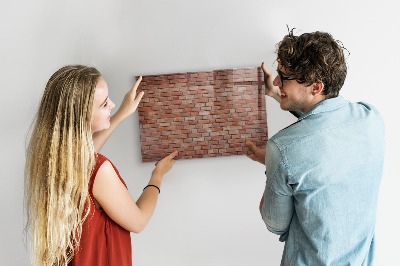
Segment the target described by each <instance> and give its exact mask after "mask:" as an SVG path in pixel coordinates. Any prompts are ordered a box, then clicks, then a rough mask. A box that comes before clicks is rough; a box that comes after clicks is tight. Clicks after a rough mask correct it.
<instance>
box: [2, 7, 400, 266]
mask: <svg viewBox="0 0 400 266" xmlns="http://www.w3.org/2000/svg"><path fill="white" fill-rule="evenodd" d="M398 10H399V5H398V4H397V1H392V0H382V1H379V2H378V1H367V0H366V1H343V0H336V1H330V2H323V1H317V0H309V1H293V0H292V1H266V0H264V1H256V0H247V1H242V0H241V1H232V0H229V1H228V0H224V1H216V0H204V1H162V0H153V1H138V0H136V1H129V0H125V1H124V0H114V1H94V0H90V1H83V0H80V1H78V0H70V1H50V0H49V1H45V0H36V1H27V0H26V1H22V0H14V1H2V2H1V3H0V73H1V74H0V75H1V94H0V95H1V98H2V103H1V105H0V106H2V107H3V108H2V115H3V118H2V120H1V121H2V122H1V126H0V129H1V138H0V141H1V143H0V145H1V146H0V147H1V153H0V156H1V157H0V161H1V166H2V167H1V179H0V189H1V191H0V195H1V200H0V206H1V219H0V228H1V229H0V230H1V231H0V236H1V237H0V241H1V242H0V261H1V264H2V265H28V264H29V255H28V252H27V248H26V246H25V245H24V242H23V234H22V229H23V224H24V214H23V168H24V160H25V159H24V158H25V157H24V156H25V155H24V146H25V137H26V134H27V131H28V128H29V125H30V123H31V121H32V119H33V116H34V113H35V111H36V108H37V105H38V101H39V99H40V97H41V95H42V92H43V89H44V86H45V83H46V82H47V80H48V78H49V77H50V75H51V74H52V73H53V72H54V71H55V70H57V69H58V68H59V67H61V66H63V65H66V64H72V63H81V64H89V65H94V66H96V67H97V68H98V69H99V70H100V71H101V72H102V73H103V75H104V77H105V79H106V81H107V82H108V86H109V88H110V95H111V98H112V99H113V100H114V102H116V103H119V102H121V100H122V98H123V95H124V94H125V92H126V91H127V90H128V89H129V88H130V87H131V86H132V84H133V80H134V76H135V75H147V74H161V73H172V72H186V71H202V70H213V69H226V68H234V67H250V66H258V65H260V63H261V62H262V61H265V62H266V64H267V66H269V67H270V68H275V65H273V61H274V59H275V54H274V50H275V44H276V43H277V42H278V41H279V40H281V38H282V37H283V36H284V35H285V33H287V30H286V24H288V25H289V26H290V27H295V28H298V29H300V30H301V31H299V33H301V32H310V31H315V30H322V31H327V32H330V33H332V34H333V36H334V37H335V38H337V39H339V40H341V41H342V42H343V44H344V45H345V47H346V48H347V49H348V50H350V52H351V55H350V57H349V58H348V63H349V72H348V78H347V81H346V83H345V86H344V88H343V90H342V93H341V94H342V95H343V96H345V97H347V98H348V99H350V100H352V101H361V100H362V101H367V102H370V103H372V104H374V105H375V106H377V107H378V109H379V110H380V111H381V113H382V115H383V117H384V119H385V122H386V127H387V134H386V142H387V152H386V162H385V169H384V177H383V181H382V186H381V192H380V198H379V210H378V217H377V226H376V232H377V241H378V255H379V257H378V259H379V262H380V265H393V264H394V263H395V260H396V259H397V257H398V256H397V253H398V245H397V247H396V246H395V244H396V243H397V242H398V241H397V239H399V237H400V236H399V232H398V229H397V228H398V223H397V221H398V218H399V215H398V211H399V210H400V204H399V202H400V201H399V199H398V197H397V196H396V195H397V190H398V187H399V185H400V181H399V177H400V175H399V171H400V167H399V163H397V160H398V159H399V157H400V156H399V155H400V154H399V149H400V144H399V136H400V131H399V126H398V125H397V124H398V122H399V118H398V117H397V113H396V112H395V107H396V106H395V105H396V104H397V102H398V98H399V96H400V95H399V90H400V88H399V85H398V84H399V79H398V76H399V70H400V64H399V63H400V60H399V59H400V57H399V52H398V50H399V37H398V33H399V29H400V19H399V14H398ZM397 109H398V107H397ZM267 110H268V111H267V115H268V125H269V134H270V136H272V135H273V134H274V133H276V132H277V131H278V130H280V129H281V128H283V127H285V126H287V125H288V124H289V123H291V121H293V119H292V117H291V116H290V115H289V114H287V113H284V112H283V111H281V110H280V109H279V106H278V105H277V104H276V103H274V102H272V101H271V100H270V99H267ZM102 153H103V154H105V155H106V156H108V157H109V158H110V159H111V160H112V161H113V162H114V163H115V164H116V165H117V167H118V168H119V170H120V173H121V174H122V176H123V177H124V179H125V181H126V182H127V184H128V187H129V190H130V192H131V193H132V195H133V196H134V198H137V197H138V195H139V194H140V192H141V190H142V188H143V187H144V186H145V185H146V183H147V181H148V179H149V176H150V173H151V171H152V169H153V167H154V166H153V165H154V164H153V163H141V160H140V143H139V127H138V116H137V114H134V115H133V117H132V118H130V119H128V120H127V121H125V122H124V123H123V124H122V125H121V126H120V128H119V129H118V130H117V131H116V132H115V134H114V136H113V137H112V138H111V139H110V140H109V142H108V143H107V144H106V146H105V147H104V150H102ZM338 156H340V155H338ZM164 180H165V181H164V184H163V186H162V188H161V190H162V192H161V196H160V200H159V205H158V207H157V210H156V212H155V214H154V216H153V218H152V220H151V222H150V223H149V225H148V227H147V228H146V229H145V231H143V232H142V233H141V234H139V235H133V234H132V238H133V263H134V265H139V266H142V265H143V266H149V265H150V266H151V265H177V266H179V265H182V266H187V265H279V262H280V257H281V253H282V250H283V244H282V243H280V242H278V237H277V236H276V235H273V234H272V233H269V232H268V231H267V229H266V227H265V226H264V224H263V222H262V220H261V218H260V215H259V213H258V203H259V200H260V197H261V195H262V192H263V190H264V182H265V176H264V169H263V167H262V166H261V165H258V164H256V163H254V162H252V161H250V160H249V159H247V158H246V157H245V156H231V157H220V158H212V159H195V160H182V161H178V162H177V163H176V164H175V166H174V168H173V170H171V172H170V173H168V175H167V176H166V177H165V179H164Z"/></svg>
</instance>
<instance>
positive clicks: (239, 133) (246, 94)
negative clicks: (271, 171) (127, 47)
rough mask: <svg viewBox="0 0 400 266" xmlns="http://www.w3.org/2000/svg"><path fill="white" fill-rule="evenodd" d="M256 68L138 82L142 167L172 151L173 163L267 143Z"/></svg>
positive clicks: (262, 89)
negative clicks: (175, 154) (141, 97)
mask: <svg viewBox="0 0 400 266" xmlns="http://www.w3.org/2000/svg"><path fill="white" fill-rule="evenodd" d="M262 75H263V74H262V70H261V68H259V67H252V68H239V69H226V70H214V71H202V72H187V73H173V74H163V75H149V76H143V79H142V82H141V84H140V86H139V89H138V92H139V91H141V90H144V91H145V95H144V97H143V99H142V101H141V102H140V104H139V107H138V111H139V123H140V124H139V127H140V141H141V152H142V161H143V162H148V161H158V160H160V159H162V158H164V157H165V156H167V155H168V154H169V153H171V152H173V151H174V150H178V151H179V154H178V156H177V157H176V158H177V159H187V158H201V157H215V156H226V155H237V154H245V153H247V148H246V146H245V141H246V140H247V139H249V140H252V141H253V142H254V143H256V145H258V146H265V145H266V142H267V117H266V116H267V115H266V108H265V87H264V82H263V76H262Z"/></svg>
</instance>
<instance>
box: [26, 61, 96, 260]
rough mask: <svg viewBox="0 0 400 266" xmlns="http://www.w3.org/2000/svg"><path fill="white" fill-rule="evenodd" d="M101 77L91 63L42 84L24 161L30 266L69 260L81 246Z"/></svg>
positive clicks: (64, 69)
mask: <svg viewBox="0 0 400 266" xmlns="http://www.w3.org/2000/svg"><path fill="white" fill-rule="evenodd" d="M100 76H101V75H100V73H99V72H98V71H97V70H96V69H95V68H92V67H86V66H81V65H73V66H65V67H62V68H61V69H59V70H58V71H57V72H55V73H54V74H53V75H52V76H51V78H50V80H49V81H48V83H47V85H46V88H45V91H44V94H43V97H42V100H41V103H40V107H39V110H38V112H37V114H36V118H35V120H34V124H33V131H32V135H31V137H30V140H29V145H28V147H27V154H26V166H25V206H26V212H27V224H26V231H27V232H29V234H30V243H31V250H32V262H33V265H67V264H68V262H69V261H71V259H72V257H73V256H74V250H76V249H77V248H78V247H79V242H80V237H81V233H82V224H83V222H84V221H85V219H86V217H87V215H88V213H89V211H90V209H89V206H90V205H89V204H85V203H86V201H87V200H88V199H89V194H88V183H89V179H90V175H91V171H92V169H93V166H94V164H95V157H94V156H95V151H94V148H93V143H92V136H91V130H90V125H91V117H92V106H93V97H94V96H93V95H94V91H95V88H96V84H97V81H98V79H99V77H100Z"/></svg>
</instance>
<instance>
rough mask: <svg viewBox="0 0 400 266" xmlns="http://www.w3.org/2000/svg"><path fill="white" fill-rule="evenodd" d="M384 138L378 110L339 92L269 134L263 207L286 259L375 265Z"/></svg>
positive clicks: (297, 262)
mask: <svg viewBox="0 0 400 266" xmlns="http://www.w3.org/2000/svg"><path fill="white" fill-rule="evenodd" d="M384 146H385V145H384V124H383V120H382V118H381V116H380V114H379V113H378V111H377V110H376V109H375V108H374V107H373V106H371V105H368V104H366V103H351V102H349V101H347V100H345V99H344V98H343V97H341V96H338V97H335V98H331V99H327V100H324V101H322V102H320V103H319V104H317V105H316V106H314V107H313V108H312V109H310V110H309V111H307V112H306V113H304V114H302V115H301V116H300V117H299V119H298V121H297V122H295V123H294V124H292V125H290V126H289V127H287V128H285V129H283V130H281V131H280V132H278V133H277V134H276V135H274V136H273V137H272V138H271V139H270V140H268V143H267V146H266V159H265V165H266V175H267V182H266V188H265V192H264V203H263V205H262V207H261V215H262V218H263V220H264V222H265V224H266V225H267V228H268V229H269V230H270V231H271V232H273V233H276V234H278V235H281V237H280V241H285V248H284V252H283V256H282V261H281V265H290V266H295V265H307V266H309V265H352V266H353V265H373V261H374V249H375V247H374V233H375V229H374V228H375V215H376V205H377V200H378V191H379V185H380V181H381V177H382V167H383V157H384Z"/></svg>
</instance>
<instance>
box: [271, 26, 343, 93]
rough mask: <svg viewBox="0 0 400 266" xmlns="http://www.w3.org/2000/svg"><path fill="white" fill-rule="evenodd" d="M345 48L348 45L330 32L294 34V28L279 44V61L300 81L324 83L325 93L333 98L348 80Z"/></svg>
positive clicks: (307, 83) (309, 83)
mask: <svg viewBox="0 0 400 266" xmlns="http://www.w3.org/2000/svg"><path fill="white" fill-rule="evenodd" d="M343 50H346V48H344V47H343V45H342V44H341V42H340V41H336V40H335V39H333V37H332V35H330V34H329V33H326V32H320V31H316V32H312V33H304V34H302V35H300V36H295V35H294V34H293V29H292V30H290V31H289V34H288V35H286V36H285V37H284V38H283V40H282V41H281V42H279V43H278V44H277V54H278V58H277V60H278V62H279V63H280V64H281V66H283V67H284V68H285V70H286V71H287V72H288V73H290V74H291V75H294V76H296V77H297V81H298V82H299V83H301V84H303V83H305V84H306V85H307V86H309V85H311V84H312V83H314V82H322V83H323V84H324V89H323V91H322V93H323V94H324V95H326V98H333V97H336V96H338V95H339V91H340V89H341V88H342V86H343V83H344V80H345V79H346V74H347V66H346V60H345V57H344V54H343Z"/></svg>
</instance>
